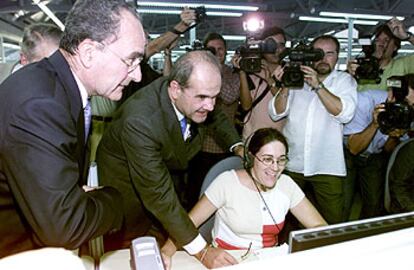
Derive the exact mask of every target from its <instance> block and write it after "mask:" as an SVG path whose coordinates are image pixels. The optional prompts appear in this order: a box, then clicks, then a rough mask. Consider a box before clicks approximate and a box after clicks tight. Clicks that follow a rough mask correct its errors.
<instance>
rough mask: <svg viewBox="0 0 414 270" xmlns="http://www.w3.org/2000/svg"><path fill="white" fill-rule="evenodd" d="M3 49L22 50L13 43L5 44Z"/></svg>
mask: <svg viewBox="0 0 414 270" xmlns="http://www.w3.org/2000/svg"><path fill="white" fill-rule="evenodd" d="M3 47H4V48H9V49H13V50H20V46H19V45H16V44H11V43H6V42H3Z"/></svg>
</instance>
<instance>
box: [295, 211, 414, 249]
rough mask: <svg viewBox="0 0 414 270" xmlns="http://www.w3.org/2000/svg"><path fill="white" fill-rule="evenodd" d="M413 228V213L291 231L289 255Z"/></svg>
mask: <svg viewBox="0 0 414 270" xmlns="http://www.w3.org/2000/svg"><path fill="white" fill-rule="evenodd" d="M410 227H414V212H409V213H403V214H395V215H389V216H383V217H377V218H370V219H364V220H358V221H351V222H345V223H339V224H335V225H329V226H324V227H318V228H312V229H304V230H298V231H292V232H290V234H289V253H292V252H297V251H303V250H307V249H311V248H316V247H322V246H326V245H331V244H336V243H341V242H345V241H349V240H353V239H358V238H362V237H367V236H372V235H376V234H381V233H385V232H390V231H396V230H400V229H404V228H410Z"/></svg>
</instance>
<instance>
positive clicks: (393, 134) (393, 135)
mask: <svg viewBox="0 0 414 270" xmlns="http://www.w3.org/2000/svg"><path fill="white" fill-rule="evenodd" d="M405 133H407V130H406V129H400V128H397V129H393V130H392V131H390V133H388V136H390V137H391V138H395V139H399V138H400V137H402V136H403V135H404V134H405Z"/></svg>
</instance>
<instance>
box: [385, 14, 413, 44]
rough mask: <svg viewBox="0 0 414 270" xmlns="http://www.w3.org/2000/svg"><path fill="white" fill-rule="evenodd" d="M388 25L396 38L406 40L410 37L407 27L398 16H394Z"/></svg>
mask: <svg viewBox="0 0 414 270" xmlns="http://www.w3.org/2000/svg"><path fill="white" fill-rule="evenodd" d="M387 25H388V27H389V28H390V30H391V32H392V34H393V35H394V36H395V37H396V38H398V39H400V40H406V39H407V38H408V36H407V35H408V34H407V30H406V29H405V26H404V24H403V23H402V22H401V21H400V20H398V19H397V18H395V17H393V18H392V19H391V20H390V21H389V22H388V23H387Z"/></svg>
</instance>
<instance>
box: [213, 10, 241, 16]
mask: <svg viewBox="0 0 414 270" xmlns="http://www.w3.org/2000/svg"><path fill="white" fill-rule="evenodd" d="M206 14H207V16H222V17H241V16H242V15H243V13H241V12H222V11H207V12H206Z"/></svg>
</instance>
